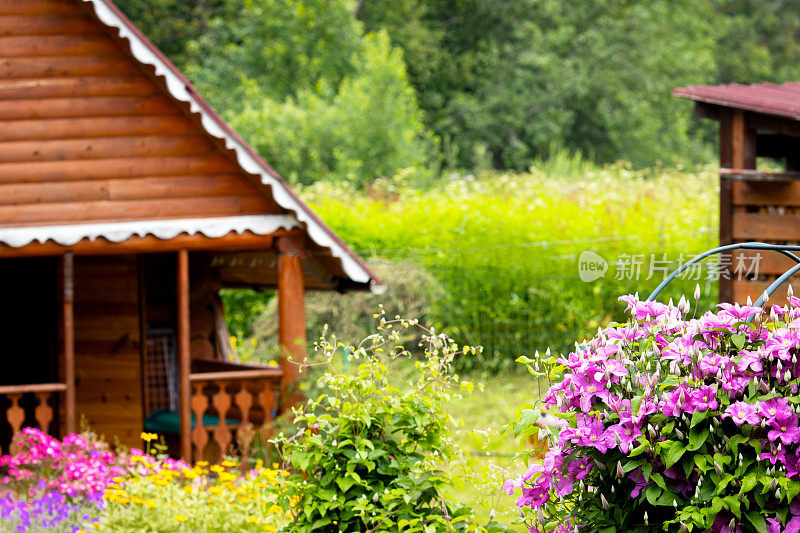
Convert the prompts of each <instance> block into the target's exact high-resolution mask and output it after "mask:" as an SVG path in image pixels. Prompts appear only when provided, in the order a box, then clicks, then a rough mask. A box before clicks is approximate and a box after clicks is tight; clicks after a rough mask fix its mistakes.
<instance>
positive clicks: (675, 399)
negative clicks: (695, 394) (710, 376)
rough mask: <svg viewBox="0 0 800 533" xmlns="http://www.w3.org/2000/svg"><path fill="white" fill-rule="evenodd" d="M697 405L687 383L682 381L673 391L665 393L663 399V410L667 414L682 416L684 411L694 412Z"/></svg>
mask: <svg viewBox="0 0 800 533" xmlns="http://www.w3.org/2000/svg"><path fill="white" fill-rule="evenodd" d="M694 411H695V406H694V403H693V401H692V394H691V392H690V391H689V389H688V388H686V384H685V383H681V384H680V385H679V386H677V387H676V388H675V390H673V391H672V392H668V393H666V394H664V397H663V398H662V401H661V412H662V413H664V414H665V415H667V416H681V415H682V414H683V413H687V414H692V413H694Z"/></svg>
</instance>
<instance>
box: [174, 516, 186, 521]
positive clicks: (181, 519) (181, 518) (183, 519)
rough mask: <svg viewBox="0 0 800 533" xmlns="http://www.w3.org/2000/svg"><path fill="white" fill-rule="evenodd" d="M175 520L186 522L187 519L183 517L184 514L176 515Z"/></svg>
mask: <svg viewBox="0 0 800 533" xmlns="http://www.w3.org/2000/svg"><path fill="white" fill-rule="evenodd" d="M175 520H177V521H178V522H186V517H185V516H183V515H182V514H176V515H175Z"/></svg>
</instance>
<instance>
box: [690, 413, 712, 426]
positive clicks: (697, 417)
mask: <svg viewBox="0 0 800 533" xmlns="http://www.w3.org/2000/svg"><path fill="white" fill-rule="evenodd" d="M707 417H708V411H695V412H694V414H693V415H692V421H691V422H690V423H689V427H690V428H693V427H695V426H696V425H697V424H699V423H700V422H702V421H703V420H705V419H706V418H707Z"/></svg>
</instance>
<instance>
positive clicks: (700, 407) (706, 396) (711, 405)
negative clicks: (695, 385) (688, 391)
mask: <svg viewBox="0 0 800 533" xmlns="http://www.w3.org/2000/svg"><path fill="white" fill-rule="evenodd" d="M692 402H693V403H694V405H695V409H696V410H697V411H708V410H709V409H710V410H712V411H713V410H714V409H716V408H717V407H719V402H717V389H716V388H715V387H712V386H710V385H703V386H702V387H700V388H699V389H697V390H695V391H692Z"/></svg>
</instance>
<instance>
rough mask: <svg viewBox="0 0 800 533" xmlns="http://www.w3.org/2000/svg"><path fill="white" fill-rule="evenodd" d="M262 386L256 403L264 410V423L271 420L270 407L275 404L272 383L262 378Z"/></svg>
mask: <svg viewBox="0 0 800 533" xmlns="http://www.w3.org/2000/svg"><path fill="white" fill-rule="evenodd" d="M263 383H264V388H263V389H261V392H260V393H258V404H259V405H260V406H261V409H263V410H264V424H267V423H268V422H270V421H271V420H272V408H273V407H274V405H275V391H274V390H273V387H272V383H271V382H270V381H267V380H264V382H263Z"/></svg>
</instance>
